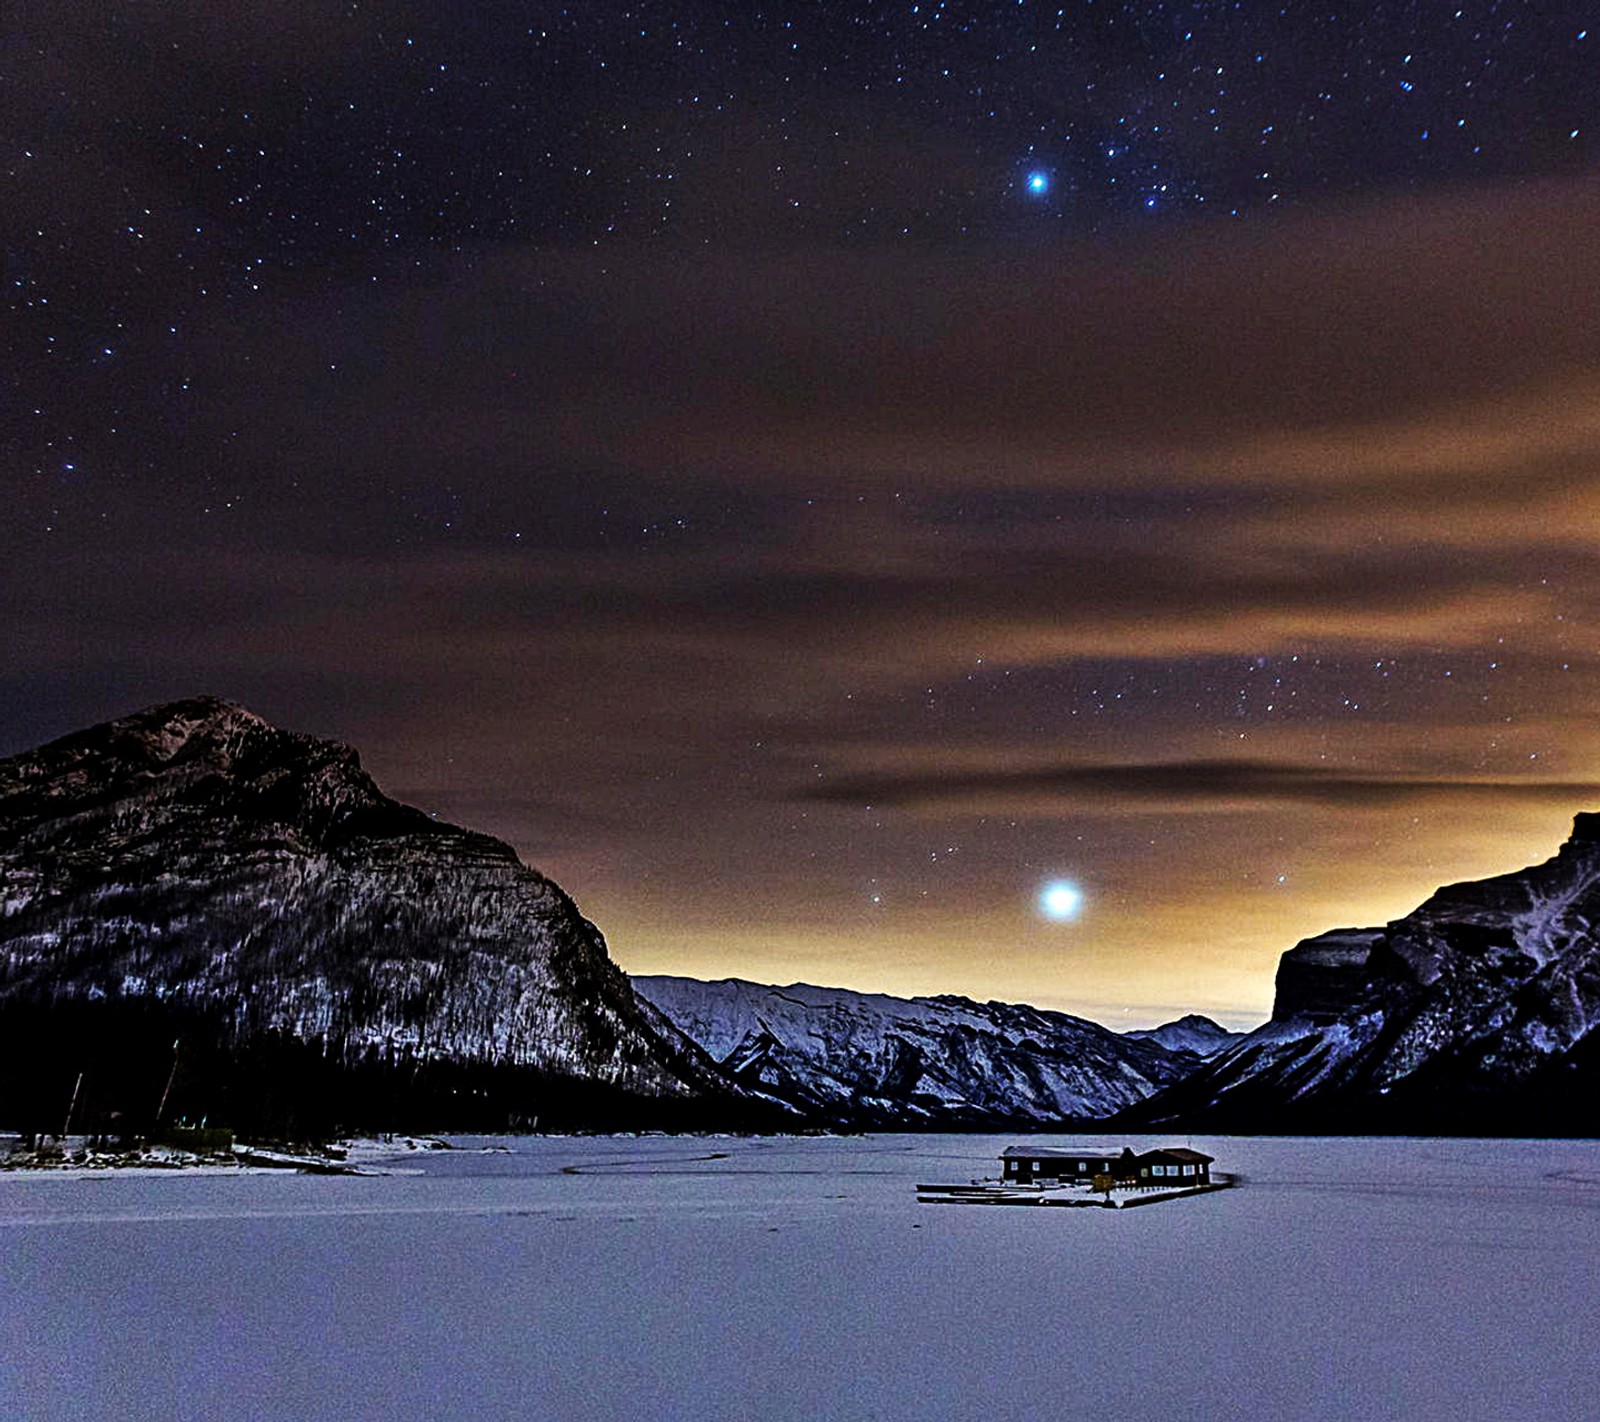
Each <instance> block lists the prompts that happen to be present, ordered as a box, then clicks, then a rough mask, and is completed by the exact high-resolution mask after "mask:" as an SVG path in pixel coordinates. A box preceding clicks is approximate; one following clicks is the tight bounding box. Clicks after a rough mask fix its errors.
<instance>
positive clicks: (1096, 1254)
mask: <svg viewBox="0 0 1600 1422" xmlns="http://www.w3.org/2000/svg"><path fill="white" fill-rule="evenodd" d="M1033 1139H1034V1140H1035V1141H1036V1143H1038V1144H1040V1145H1056V1146H1066V1145H1070V1144H1072V1143H1073V1141H1072V1138H1070V1137H1036V1138H1033ZM1010 1140H1011V1138H1009V1137H1001V1136H993V1137H980V1136H909V1137H908V1136H880V1137H868V1138H857V1139H845V1140H836V1139H816V1138H807V1139H764V1140H750V1139H733V1140H724V1139H710V1138H704V1139H702V1138H693V1139H685V1138H659V1137H658V1138H646V1139H594V1138H588V1139H584V1138H566V1139H563V1138H541V1139H531V1140H518V1141H510V1142H506V1141H497V1142H492V1143H491V1142H461V1144H464V1145H474V1146H477V1145H490V1144H493V1145H495V1146H506V1145H509V1146H511V1147H512V1149H511V1151H509V1152H508V1151H506V1150H504V1149H497V1150H494V1151H490V1152H486V1153H478V1152H477V1151H476V1150H473V1151H466V1150H460V1151H452V1152H437V1151H426V1150H417V1151H414V1152H407V1158H406V1160H405V1162H404V1163H405V1165H406V1166H407V1167H408V1169H412V1170H415V1171H416V1172H417V1173H407V1174H403V1175H394V1176H388V1177H382V1178H371V1177H311V1176H291V1175H266V1176H262V1175H235V1176H203V1175H182V1174H180V1175H176V1176H174V1177H172V1178H166V1179H158V1178H151V1177H148V1176H138V1177H111V1178H107V1177H104V1176H99V1177H94V1178H85V1177H81V1176H80V1177H72V1176H65V1175H38V1176H30V1175H22V1174H13V1175H4V1176H0V1416H5V1417H7V1418H19V1419H30V1422H31V1419H41V1422H43V1419H57V1418H61V1419H66V1418H71V1419H73V1420H74V1422H78V1419H84V1418H96V1419H107V1422H111V1419H128V1418H140V1419H143V1418H163V1419H206V1422H229V1420H230V1419H243V1418H250V1419H256V1418H263V1417H294V1418H302V1419H323V1418H327V1419H334V1418H338V1419H366V1418H373V1419H376V1418H397V1417H398V1418H419V1419H455V1418H469V1417H470V1418H485V1419H499V1418H506V1419H510V1418H516V1419H543V1418H549V1419H562V1422H569V1419H570V1422H587V1419H602V1418H603V1419H614V1418H627V1419H630V1422H638V1419H649V1422H654V1419H683V1422H690V1419H693V1422H718V1419H728V1422H732V1420H733V1419H739V1422H746V1419H802V1418H803V1419H807V1422H811V1419H826V1420H827V1422H832V1419H847V1418H848V1419H868V1418H876V1419H906V1422H910V1419H917V1422H932V1420H933V1419H968V1418H971V1419H977V1418H983V1419H985V1422H989V1419H995V1418H1006V1417H1010V1416H1012V1415H1035V1414H1038V1413H1040V1412H1049V1413H1051V1414H1056V1413H1061V1412H1070V1414H1071V1415H1088V1416H1100V1415H1123V1414H1125V1413H1128V1414H1137V1415H1148V1416H1154V1417H1161V1418H1166V1419H1189V1418H1195V1419H1198V1418H1213V1417H1224V1418H1263V1419H1265V1418H1273V1419H1282V1418H1407V1419H1428V1418H1450V1419H1452V1420H1453V1422H1454V1419H1462V1418H1467V1419H1487V1418H1502V1417H1503V1418H1513V1417H1516V1418H1521V1417H1527V1416H1537V1417H1539V1418H1540V1419H1541V1422H1550V1419H1566V1418H1571V1419H1578V1418H1583V1419H1586V1420H1587V1419H1591V1418H1593V1417H1594V1416H1595V1415H1596V1408H1597V1402H1596V1399H1597V1397H1600V1352H1597V1351H1596V1350H1595V1349H1594V1347H1593V1340H1594V1336H1595V1328H1596V1323H1597V1321H1600V1316H1597V1312H1596V1305H1595V1301H1594V1295H1593V1291H1592V1290H1593V1280H1594V1279H1595V1278H1596V1277H1597V1275H1600V1143H1595V1142H1572V1141H1559V1142H1516V1141H1511V1142H1505V1141H1497V1142H1475V1141H1412V1140H1231V1139H1226V1138H1218V1137H1206V1138H1195V1139H1194V1141H1193V1144H1194V1145H1195V1146H1196V1147H1197V1148H1199V1149H1203V1150H1205V1151H1206V1152H1207V1153H1209V1154H1212V1155H1214V1156H1216V1157H1217V1168H1219V1169H1229V1170H1237V1171H1240V1172H1242V1173H1243V1174H1244V1175H1245V1176H1246V1177H1247V1180H1248V1183H1247V1185H1246V1187H1245V1188H1243V1189H1239V1190H1233V1191H1225V1192H1222V1193H1220V1194H1213V1195H1204V1196H1199V1197H1196V1198H1193V1199H1188V1200H1182V1201H1177V1202H1174V1203H1170V1204H1161V1205H1155V1206H1153V1207H1151V1208H1149V1209H1142V1210H1128V1211H1101V1210H1014V1209H995V1208H962V1207H956V1206H931V1205H917V1204H916V1203H914V1200H913V1189H912V1187H913V1185H914V1184H915V1183H916V1182H918V1181H964V1180H967V1179H970V1178H972V1177H973V1176H978V1175H989V1174H993V1173H995V1171H996V1169H997V1161H996V1157H997V1156H998V1155H999V1152H1000V1150H1001V1149H1003V1148H1004V1146H1005V1145H1006V1144H1008V1143H1010ZM1159 1143H1168V1144H1174V1143H1175V1144H1182V1143H1184V1142H1183V1140H1182V1139H1181V1138H1179V1139H1176V1140H1175V1139H1174V1138H1171V1137H1162V1138H1157V1137H1139V1138H1130V1139H1129V1141H1128V1144H1131V1145H1133V1146H1134V1147H1135V1149H1143V1148H1145V1147H1147V1146H1150V1145H1154V1144H1159Z"/></svg>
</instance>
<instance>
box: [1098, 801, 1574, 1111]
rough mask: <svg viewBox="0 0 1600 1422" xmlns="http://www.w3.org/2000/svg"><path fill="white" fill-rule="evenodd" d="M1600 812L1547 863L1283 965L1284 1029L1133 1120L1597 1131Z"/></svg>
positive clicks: (1290, 956)
mask: <svg viewBox="0 0 1600 1422" xmlns="http://www.w3.org/2000/svg"><path fill="white" fill-rule="evenodd" d="M1597 922H1600V816H1597V815H1591V814H1580V815H1579V816H1577V818H1576V820H1575V822H1574V825H1573V832H1572V836H1571V838H1569V839H1568V841H1567V842H1566V844H1564V845H1563V846H1562V847H1561V850H1560V851H1559V853H1557V854H1556V856H1555V857H1554V858H1552V859H1549V860H1547V861H1545V862H1544V863H1542V864H1536V865H1533V866H1531V867H1529V868H1527V869H1521V870H1518V871H1516V872H1514V873H1510V874H1503V875H1498V876H1496V877H1494V878H1490V879H1484V880H1479V881H1476V882H1471V883H1464V884H1453V885H1449V886H1447V887H1445V888H1442V889H1440V890H1438V891H1437V892H1436V893H1435V894H1433V896H1432V897H1430V898H1429V899H1428V900H1427V901H1426V902H1425V903H1423V904H1422V905H1421V906H1420V907H1419V908H1417V909H1416V910H1415V911H1414V912H1412V913H1410V914H1408V915H1406V916H1405V917H1404V918H1400V919H1396V920H1395V921H1394V922H1392V923H1390V924H1388V925H1386V926H1385V927H1383V928H1372V929H1341V930H1336V931H1334V932H1332V933H1325V934H1321V935H1319V936H1317V937H1316V938H1310V939H1307V940H1305V941H1304V942H1303V943H1300V944H1298V945H1296V946H1295V947H1294V948H1292V949H1290V950H1289V951H1288V952H1287V953H1285V954H1284V956H1283V959H1282V961H1281V962H1280V964H1279V969H1278V981H1277V988H1278V991H1277V1000H1276V1002H1275V1004H1274V1008H1273V1015H1272V1020H1271V1021H1270V1022H1268V1023H1267V1024H1266V1025H1265V1026H1263V1027H1262V1028H1260V1029H1259V1030H1258V1031H1256V1032H1253V1033H1250V1034H1249V1035H1248V1036H1246V1037H1245V1038H1244V1039H1243V1040H1242V1041H1241V1042H1239V1043H1238V1044H1237V1045H1235V1046H1233V1047H1232V1048H1230V1049H1229V1050H1228V1051H1226V1052H1224V1053H1223V1054H1222V1055H1220V1056H1218V1057H1215V1058H1213V1059H1212V1060H1210V1061H1209V1062H1207V1063H1206V1065H1205V1066H1204V1067H1203V1068H1202V1069H1201V1070H1200V1071H1198V1072H1196V1073H1195V1074H1194V1075H1193V1076H1191V1077H1189V1078H1188V1079H1187V1080H1185V1081H1182V1082H1180V1083H1177V1084H1176V1085H1175V1086H1173V1087H1172V1088H1171V1089H1169V1090H1166V1091H1163V1092H1162V1093H1160V1094H1159V1095H1158V1096H1156V1097H1153V1098H1152V1099H1150V1100H1148V1101H1145V1102H1141V1103H1139V1104H1138V1105H1137V1106H1136V1107H1134V1108H1133V1109H1132V1110H1131V1111H1130V1112H1129V1113H1128V1119H1129V1123H1130V1124H1137V1123H1150V1124H1155V1123H1165V1124H1171V1123H1174V1122H1181V1123H1182V1124H1184V1125H1185V1126H1193V1127H1196V1128H1198V1127H1201V1126H1204V1127H1206V1128H1209V1129H1231V1130H1252V1129H1271V1130H1323V1129H1327V1130H1400V1131H1418V1132H1446V1133H1485V1134H1490V1133H1492V1134H1526V1133H1532V1134H1573V1135H1593V1134H1597V1133H1600V1034H1597V1033H1596V1031H1595V1026H1596V1024H1597V1023H1600V942H1597V940H1596V937H1595V924H1596V923H1597Z"/></svg>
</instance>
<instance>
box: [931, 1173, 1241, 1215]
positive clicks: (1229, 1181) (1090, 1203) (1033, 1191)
mask: <svg viewBox="0 0 1600 1422" xmlns="http://www.w3.org/2000/svg"><path fill="white" fill-rule="evenodd" d="M1238 1184H1239V1177H1238V1176H1237V1175H1217V1176H1215V1177H1214V1178H1212V1179H1211V1180H1210V1181H1208V1182H1207V1183H1206V1184H1204V1185H1186V1186H1184V1187H1182V1188H1181V1189H1177V1190H1164V1189H1160V1188H1157V1189H1153V1190H1148V1189H1147V1190H1140V1191H1139V1192H1138V1193H1137V1194H1135V1195H1133V1196H1132V1197H1130V1198H1124V1199H1121V1200H1118V1199H1115V1198H1111V1199H1108V1198H1106V1197H1105V1196H1097V1195H1086V1194H1083V1193H1080V1192H1071V1193H1069V1192H1067V1191H1065V1190H1052V1189H1041V1188H1039V1187H1037V1186H1032V1187H1030V1186H1027V1185H1008V1184H1005V1183H1004V1182H1001V1181H995V1182H994V1183H992V1184H989V1183H978V1184H971V1185H918V1186H917V1203H918V1204H919V1205H1018V1206H1028V1207H1032V1208H1035V1209H1058V1210H1059V1209H1068V1210H1131V1209H1135V1208H1137V1207H1138V1206H1140V1205H1158V1204H1161V1203H1162V1202H1163V1201H1165V1200H1181V1199H1184V1198H1185V1197H1186V1196H1189V1195H1209V1194H1211V1193H1212V1192H1213V1191H1215V1190H1231V1189H1233V1188H1234V1187H1235V1186H1236V1185H1238Z"/></svg>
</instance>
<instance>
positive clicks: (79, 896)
mask: <svg viewBox="0 0 1600 1422" xmlns="http://www.w3.org/2000/svg"><path fill="white" fill-rule="evenodd" d="M175 1040H176V1041H177V1043H178V1046H177V1051H176V1061H177V1072H176V1076H175V1077H174V1078H173V1082H172V1093H171V1099H170V1101H169V1116H170V1115H176V1114H185V1115H188V1116H190V1117H198V1116H200V1115H206V1114H209V1115H210V1116H211V1117H212V1119H219V1118H220V1119H222V1120H223V1121H225V1122H226V1123H228V1124H232V1125H235V1126H250V1125H252V1124H253V1125H255V1126H256V1127H257V1128H275V1129H283V1130H290V1129H300V1130H313V1129H321V1128H329V1127H331V1126H333V1125H338V1124H342V1125H367V1126H380V1127H381V1126H389V1125H391V1124H401V1125H404V1126H405V1127H406V1128H410V1129H416V1128H421V1127H425V1126H428V1125H433V1126H442V1127H451V1126H454V1127H456V1128H463V1127H470V1126H474V1125H477V1126H482V1127H493V1128H498V1129H504V1128H505V1127H506V1126H507V1124H508V1123H510V1124H514V1123H516V1122H518V1121H528V1120H531V1119H532V1118H534V1117H539V1118H541V1119H542V1120H543V1122H545V1123H546V1124H552V1125H555V1124H568V1125H579V1124H634V1123H640V1124H642V1123H661V1122H679V1121H694V1120H696V1119H697V1118H698V1117H697V1112H699V1111H700V1108H702V1107H704V1108H706V1109H705V1113H702V1114H706V1115H707V1116H708V1118H709V1119H712V1120H716V1121H719V1122H721V1121H726V1120H727V1119H728V1117H729V1113H730V1111H735V1112H736V1107H737V1101H738V1098H739V1097H740V1096H741V1095H742V1093H739V1092H737V1090H736V1089H734V1090H731V1091H730V1088H729V1086H728V1084H727V1082H726V1080H725V1078H723V1077H722V1076H721V1074H720V1073H719V1072H717V1070H716V1068H715V1067H714V1066H713V1064H712V1063H710V1062H709V1060H707V1059H706V1058H705V1056H704V1055H703V1054H702V1053H701V1052H700V1051H699V1050H698V1049H697V1048H695V1047H694V1046H693V1045H692V1044H691V1043H689V1042H687V1041H686V1040H685V1039H684V1038H682V1037H681V1036H680V1035H679V1034H678V1033H677V1032H676V1030H674V1029H673V1028H672V1027H671V1025H670V1024H669V1023H667V1022H666V1021H665V1020H664V1019H663V1018H662V1017H661V1016H660V1015H659V1014H658V1013H657V1012H656V1011H655V1010H654V1009H653V1008H651V1007H650V1006H649V1005H648V1004H645V1003H641V1002H639V1001H638V1000H637V999H636V998H635V995H634V993H633V990H632V989H631V987H630V986H629V984H628V980H627V978H626V977H625V976H624V974H623V973H622V972H621V971H620V970H619V969H618V968H617V967H616V966H615V965H614V964H613V963H612V962H611V960H610V958H609V956H608V955H607V952H606V947H605V942H604V940H603V939H602V938H601V936H600V933H599V931H598V930H597V929H596V928H595V927H594V926H593V925H592V924H590V923H589V922H587V921H586V920H585V919H584V918H583V917H582V916H581V915H580V914H579V913H578V911H577V909H576V907H575V906H574V905H573V903H572V900H571V899H570V898H568V897H567V895H566V894H565V893H563V892H562V891H561V889H560V888H558V887H557V886H556V885H555V884H553V883H552V882H551V881H550V880H548V879H546V878H544V877H543V876H542V875H540V874H538V873H537V872H535V871H534V870H532V869H530V868H528V867H527V866H525V865H524V864H522V863H521V861H520V860H519V859H518V858H517V855H516V853H515V851H513V850H512V849H511V847H510V846H509V845H506V844H503V843H501V842H500V841H498V840H495V839H491V838H490V837H489V836H487V835H482V834H475V833H472V832H471V831H468V830H464V829H459V828H457V827H456V826H454V825H449V824H442V823H440V822H438V821H436V820H434V819H432V818H431V817H430V816H429V815H427V814H425V813H423V812H422V811H420V810H416V809H412V808H410V807H408V806H405V805H401V804H398V803H397V802H395V801H393V800H391V799H389V798H388V797H387V796H385V795H384V794H382V792H380V791H379V790H378V788H377V786H376V785H375V784H374V783H373V782H372V780H371V778H370V777H369V776H368V775H367V774H366V773H365V771H363V770H362V768H361V763H360V760H359V759H358V757H357V755H356V752H355V751H354V750H352V749H351V748H350V747H348V746H345V745H341V744H338V743H336V742H333V741H326V740H319V739H317V738H315V737H312V736H306V735H299V734H295V733H291V732H288V731H283V730H279V729H277V728H275V727H273V726H271V725H269V724H268V723H267V722H265V721H263V720H262V719H261V718H260V717H258V716H255V715H252V714H251V713H250V712H248V711H246V710H244V709H243V708H242V707H239V706H236V705H233V704H231V703H228V702H225V701H218V700H213V699H197V700H190V701H182V702H177V703H174V704H172V705H166V706H158V707H155V708H152V709H150V710H147V711H143V712H140V713H138V714H136V715H132V716H128V717H126V718H124V719H122V720H118V721H113V722H110V723H108V724H106V725H102V726H97V727H95V728H93V729H91V730H87V731H83V732H80V733H78V734H76V735H71V736H68V737H66V738H65V739H62V740H59V741H55V742H53V743H51V744H50V745H47V746H43V747H41V748H39V749H37V750H34V751H31V752H28V753H26V754H23V755H20V756H17V757H15V758H13V759H11V760H6V761H0V1118H3V1119H4V1120H5V1122H6V1124H7V1125H25V1124H28V1123H29V1122H30V1121H33V1120H34V1119H36V1118H37V1119H38V1121H39V1122H40V1124H41V1125H45V1126H49V1127H50V1128H52V1129H59V1128H60V1125H61V1123H62V1119H63V1118H64V1117H65V1114H66V1111H67V1108H68V1103H69V1098H70V1096H71V1094H72V1091H73V1087H74V1082H75V1080H76V1078H77V1074H78V1073H79V1072H80V1071H82V1072H83V1073H84V1080H83V1082H82V1084H81V1085H82V1089H81V1090H80V1092H79V1104H78V1107H77V1110H78V1111H79V1113H80V1114H79V1118H78V1119H79V1120H80V1121H88V1120H89V1119H90V1118H97V1119H100V1120H102V1121H103V1120H107V1119H109V1118H110V1117H111V1116H112V1115H113V1114H114V1113H121V1116H122V1118H123V1119H124V1120H127V1121H141V1120H143V1121H148V1120H149V1119H150V1118H152V1117H153V1116H154V1114H155V1111H156V1108H157V1105H158V1102H159V1101H160V1099H161V1095H162V1091H163V1085H164V1083H165V1082H166V1081H167V1078H168V1076H169V1073H170V1072H171V1071H172V1067H173V1061H174V1041H175Z"/></svg>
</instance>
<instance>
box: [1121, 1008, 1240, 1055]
mask: <svg viewBox="0 0 1600 1422" xmlns="http://www.w3.org/2000/svg"><path fill="white" fill-rule="evenodd" d="M1122 1035H1123V1036H1124V1037H1132V1038H1134V1039H1135V1040H1136V1041H1143V1042H1159V1043H1160V1044H1161V1045H1162V1046H1163V1047H1165V1048H1166V1049H1167V1050H1168V1051H1169V1052H1192V1053H1193V1054H1194V1055H1195V1056H1197V1057H1214V1056H1216V1055H1217V1053H1218V1052H1225V1051H1227V1049H1228V1048H1229V1047H1231V1046H1232V1045H1233V1044H1234V1043H1235V1042H1237V1041H1239V1040H1240V1039H1241V1038H1243V1036H1244V1033H1243V1032H1230V1031H1229V1030H1228V1029H1227V1028H1226V1027H1224V1026H1222V1025H1221V1024H1220V1023H1218V1022H1213V1021H1212V1020H1211V1019H1210V1018H1209V1017H1202V1016H1201V1015H1200V1014H1199V1013H1198V1012H1191V1013H1189V1014H1188V1015H1187V1016H1184V1017H1180V1018H1178V1019H1177V1021H1175V1022H1163V1023H1162V1024H1161V1026H1159V1027H1147V1028H1144V1029H1142V1030H1141V1031H1138V1032H1124V1033H1123V1034H1122Z"/></svg>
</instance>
